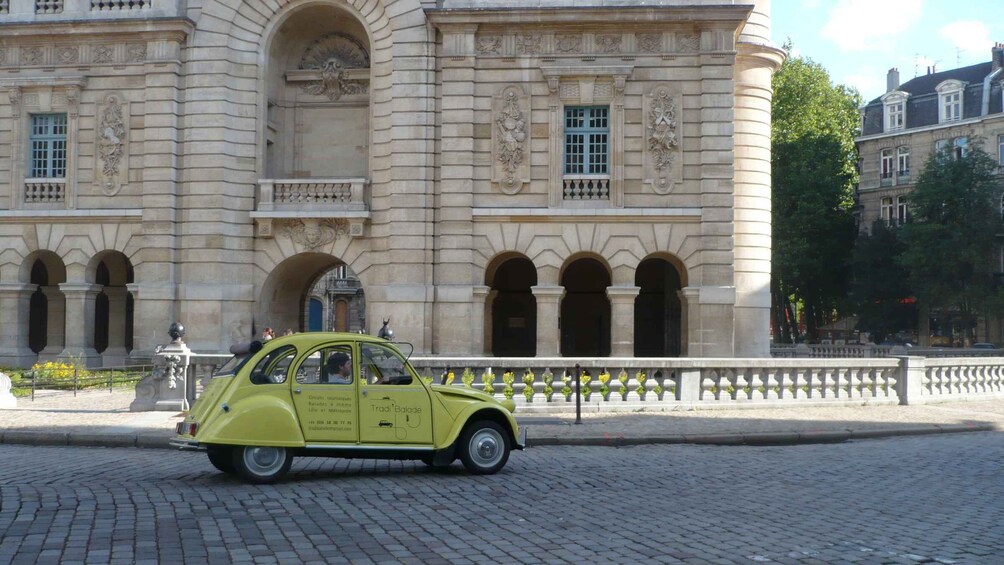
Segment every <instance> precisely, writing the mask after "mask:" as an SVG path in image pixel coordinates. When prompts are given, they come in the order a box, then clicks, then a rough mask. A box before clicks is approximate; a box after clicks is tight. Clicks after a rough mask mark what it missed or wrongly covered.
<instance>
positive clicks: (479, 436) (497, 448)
mask: <svg viewBox="0 0 1004 565" xmlns="http://www.w3.org/2000/svg"><path fill="white" fill-rule="evenodd" d="M503 441H505V440H503V439H502V436H500V435H499V434H498V432H497V431H495V430H492V429H484V430H478V432H477V433H476V434H474V437H472V438H471V448H472V449H471V454H472V455H473V459H474V462H475V463H477V464H478V466H481V467H491V466H492V465H495V464H496V463H498V462H499V459H501V458H502V445H503V443H502V442H503Z"/></svg>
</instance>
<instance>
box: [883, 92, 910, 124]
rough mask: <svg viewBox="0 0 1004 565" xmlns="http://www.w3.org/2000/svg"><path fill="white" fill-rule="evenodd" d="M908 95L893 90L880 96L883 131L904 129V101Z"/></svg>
mask: <svg viewBox="0 0 1004 565" xmlns="http://www.w3.org/2000/svg"><path fill="white" fill-rule="evenodd" d="M908 96H910V94H909V93H907V92H903V91H901V90H893V91H892V92H888V93H886V94H885V95H884V96H882V107H883V114H884V115H885V120H884V131H887V132H889V131H898V130H901V129H903V128H905V127H906V99H907V97H908Z"/></svg>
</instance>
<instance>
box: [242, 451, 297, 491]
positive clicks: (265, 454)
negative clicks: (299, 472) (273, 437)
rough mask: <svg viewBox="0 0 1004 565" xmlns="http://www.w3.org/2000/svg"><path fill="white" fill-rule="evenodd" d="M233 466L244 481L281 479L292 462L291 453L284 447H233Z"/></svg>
mask: <svg viewBox="0 0 1004 565" xmlns="http://www.w3.org/2000/svg"><path fill="white" fill-rule="evenodd" d="M233 463H234V467H235V468H236V470H237V474H238V475H240V476H241V477H243V478H244V479H245V480H246V481H248V482H250V483H254V484H258V485H263V484H268V483H274V482H275V481H278V480H279V479H281V478H282V477H283V476H284V475H285V474H286V473H287V472H288V471H289V467H290V465H292V464H293V454H292V453H290V451H289V450H288V449H286V448H285V447H258V446H253V445H249V446H245V447H238V448H236V449H234V454H233Z"/></svg>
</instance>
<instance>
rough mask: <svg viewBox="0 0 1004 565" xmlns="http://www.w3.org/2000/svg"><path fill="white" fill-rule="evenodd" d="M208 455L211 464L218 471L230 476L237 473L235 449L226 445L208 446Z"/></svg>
mask: <svg viewBox="0 0 1004 565" xmlns="http://www.w3.org/2000/svg"><path fill="white" fill-rule="evenodd" d="M206 455H208V456H209V462H210V463H212V464H213V467H216V468H217V469H218V470H220V471H222V472H224V473H227V474H228V475H233V474H234V473H236V472H237V468H236V467H234V449H233V448H232V447H229V446H226V445H207V446H206Z"/></svg>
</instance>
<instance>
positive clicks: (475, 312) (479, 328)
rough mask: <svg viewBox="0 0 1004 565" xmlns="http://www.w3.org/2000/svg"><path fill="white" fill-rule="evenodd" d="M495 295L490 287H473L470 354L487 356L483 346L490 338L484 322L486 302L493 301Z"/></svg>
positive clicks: (486, 317) (486, 314)
mask: <svg viewBox="0 0 1004 565" xmlns="http://www.w3.org/2000/svg"><path fill="white" fill-rule="evenodd" d="M494 297H495V294H494V292H493V291H492V289H491V288H490V287H487V286H475V287H474V288H473V295H472V298H471V314H472V316H471V318H472V319H471V354H472V355H475V356H478V355H488V352H487V351H485V345H486V344H487V343H489V341H488V339H489V336H490V333H489V330H488V326H487V325H486V321H489V320H491V318H489V317H488V300H491V299H494Z"/></svg>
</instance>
